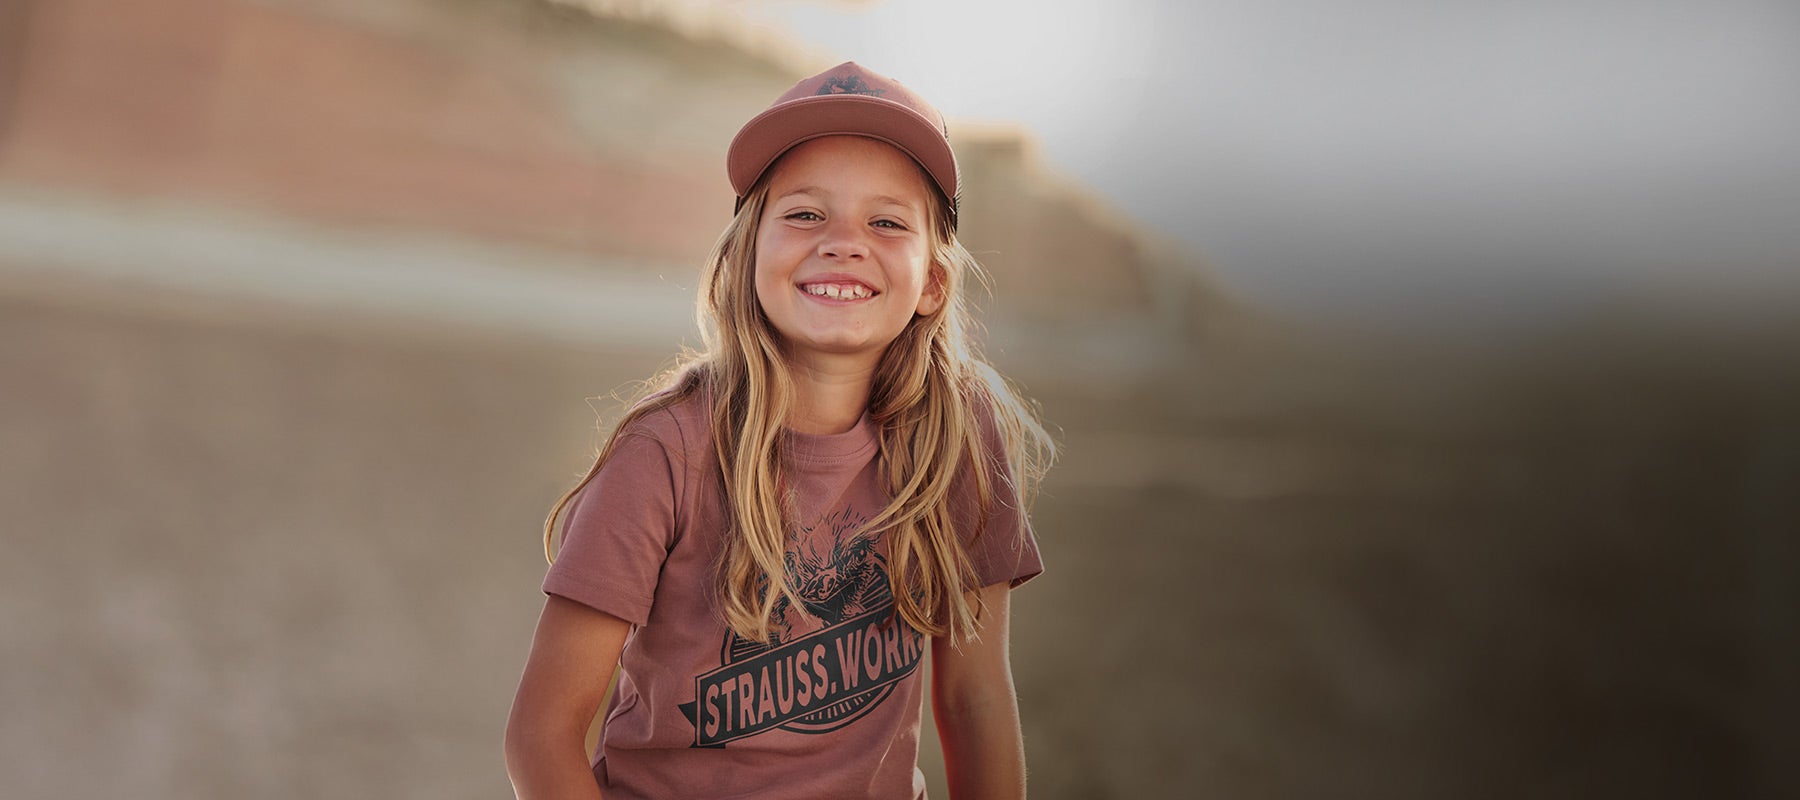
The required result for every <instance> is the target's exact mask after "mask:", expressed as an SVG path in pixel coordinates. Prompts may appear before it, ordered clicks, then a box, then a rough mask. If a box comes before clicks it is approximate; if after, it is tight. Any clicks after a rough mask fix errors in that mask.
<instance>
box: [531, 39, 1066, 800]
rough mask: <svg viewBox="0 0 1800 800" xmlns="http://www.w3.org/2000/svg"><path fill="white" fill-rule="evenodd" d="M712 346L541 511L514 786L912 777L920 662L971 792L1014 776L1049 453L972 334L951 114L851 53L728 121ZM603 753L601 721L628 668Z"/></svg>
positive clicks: (762, 789)
mask: <svg viewBox="0 0 1800 800" xmlns="http://www.w3.org/2000/svg"><path fill="white" fill-rule="evenodd" d="M728 168H729V170H728V171H729V173H730V178H731V182H732V186H733V188H734V189H736V190H737V193H738V208H737V213H736V217H735V218H734V219H733V220H732V222H731V224H730V226H729V227H728V228H727V229H726V230H725V233H724V235H723V236H722V237H721V238H720V240H719V243H718V245H717V247H716V248H715V250H714V253H713V256H712V258H711V261H710V263H709V264H708V267H707V270H706V272H705V274H704V276H703V285H704V287H705V288H704V289H703V290H702V292H701V296H700V300H699V312H700V316H701V320H702V327H703V328H704V331H703V332H704V334H705V343H706V350H705V351H704V352H703V353H701V354H698V355H696V356H692V357H690V358H689V359H688V360H687V362H686V363H685V364H683V365H681V366H679V367H677V368H675V369H673V370H671V371H670V372H668V373H666V374H665V375H664V376H663V377H662V378H661V379H660V380H659V381H656V382H653V384H652V385H653V386H654V387H656V390H655V391H654V392H653V393H651V394H650V395H649V396H648V397H646V398H644V399H642V400H641V401H639V402H638V403H637V404H636V405H635V406H634V407H633V408H632V409H631V411H630V412H629V413H628V414H626V416H625V418H624V419H623V420H621V421H620V423H619V426H618V429H617V432H616V433H615V434H614V435H613V437H612V438H611V440H610V441H609V442H608V443H607V445H606V446H605V447H604V448H603V449H602V450H601V452H600V455H599V457H598V458H597V459H596V460H595V463H594V466H593V468H592V469H590V470H589V471H588V474H587V476H586V477H585V478H583V479H582V480H581V482H580V483H579V484H577V485H576V486H575V487H574V488H573V489H571V490H569V492H568V493H567V494H565V495H564V496H563V497H562V498H561V499H560V500H559V501H558V502H557V503H556V506H555V507H554V508H553V509H552V510H551V513H550V517H549V519H548V520H546V521H545V526H544V534H545V551H546V554H547V555H548V554H550V553H552V552H553V533H554V531H555V530H556V527H555V521H556V518H557V517H558V515H560V514H562V512H563V511H564V510H565V507H566V508H567V511H568V514H567V517H566V519H565V520H564V526H563V528H562V531H563V537H562V546H561V548H560V551H559V552H556V554H555V556H554V557H553V559H552V563H551V567H550V569H549V572H548V575H547V576H546V577H545V579H544V585H543V588H544V591H545V592H546V593H547V594H548V599H547V601H546V603H545V605H544V611H543V615H542V617H541V618H540V619H539V621H538V628H537V634H536V637H535V639H534V641H533V643H532V647H531V655H530V657H529V659H528V661H527V663H526V665H525V671H524V677H523V679H522V680H521V681H520V684H519V690H518V695H517V697H516V699H515V700H514V703H513V710H512V716H511V719H510V720H509V721H508V724H507V733H506V757H507V767H508V772H509V773H510V775H511V777H512V781H513V785H514V787H515V789H516V791H517V793H518V796H519V797H521V798H550V797H555V798H595V797H600V796H602V795H604V796H605V797H607V798H726V797H730V798H838V797H858V798H861V797H878V798H920V797H923V796H924V792H925V789H924V778H923V776H922V774H921V773H920V772H919V770H918V767H917V760H918V746H919V720H920V704H921V700H922V697H923V694H924V691H923V687H922V686H921V683H922V682H923V681H922V678H921V677H920V669H919V665H920V661H921V660H922V659H923V658H924V655H925V653H926V651H927V650H929V652H930V654H931V661H932V675H933V680H932V686H931V697H932V708H933V710H934V712H935V714H936V719H937V724H938V733H939V736H940V738H941V739H942V741H943V747H944V763H945V766H946V771H947V773H948V776H949V781H950V787H951V794H952V795H953V796H954V797H961V798H1006V797H1022V796H1024V792H1025V764H1024V749H1023V746H1022V744H1021V741H1020V734H1019V716H1018V705H1017V701H1016V699H1015V697H1014V694H1013V684H1012V671H1011V666H1010V665H1009V662H1008V658H1007V625H1008V613H1009V610H1008V592H1009V591H1010V590H1011V589H1012V588H1013V587H1014V586H1017V585H1019V584H1021V583H1023V582H1025V581H1026V580H1029V579H1030V578H1032V577H1033V576H1036V575H1037V574H1038V573H1040V572H1042V570H1043V567H1042V564H1041V561H1040V560H1039V557H1038V551H1037V543H1036V540H1035V538H1034V537H1033V535H1032V532H1031V528H1030V526H1029V524H1028V521H1027V518H1026V508H1027V501H1028V498H1029V497H1030V496H1031V491H1032V488H1033V487H1034V486H1035V484H1036V482H1037V480H1038V478H1039V477H1041V475H1042V472H1043V469H1044V468H1045V467H1046V465H1047V464H1048V462H1049V458H1050V456H1052V455H1053V448H1052V444H1051V442H1050V440H1049V438H1048V437H1047V436H1046V435H1045V433H1044V430H1043V428H1042V427H1041V426H1040V425H1039V424H1038V422H1037V421H1036V419H1035V418H1034V416H1033V414H1032V413H1031V412H1030V411H1029V410H1028V409H1027V408H1026V406H1025V405H1024V404H1022V403H1021V402H1020V400H1019V398H1018V397H1017V396H1016V395H1015V394H1014V393H1013V392H1012V391H1011V390H1010V389H1009V388H1008V387H1007V384H1006V382H1005V381H1004V380H1003V379H1002V378H1001V377H1000V376H999V375H998V374H997V373H996V372H995V371H994V370H993V369H992V368H991V367H990V366H988V365H987V364H986V363H985V362H984V361H982V360H981V358H980V357H979V356H978V354H977V353H976V351H975V349H974V346H973V344H972V343H971V342H970V341H969V339H968V332H967V331H968V328H969V325H970V323H969V319H968V314H967V311H966V309H965V306H964V303H963V300H962V294H961V290H962V286H963V285H964V284H965V283H967V282H968V281H970V279H972V278H975V277H977V275H978V270H979V267H978V265H977V264H976V262H975V260H974V259H973V257H971V256H970V255H969V253H968V251H966V250H965V249H963V247H962V245H961V244H959V243H958V242H957V239H956V234H955V230H956V202H955V198H956V196H957V177H958V176H957V168H956V160H955V157H954V156H953V155H952V153H951V150H950V144H949V140H948V138H947V133H946V132H945V128H944V124H943V120H942V117H940V116H939V115H938V113H937V112H936V111H935V110H934V109H932V108H931V106H929V105H927V104H926V103H925V102H924V101H923V100H922V99H920V98H919V97H917V96H916V95H914V94H912V93H911V92H910V91H908V90H907V89H905V88H904V87H902V86H900V85H899V84H898V83H895V82H894V81H892V80H890V79H888V78H885V77H882V76H880V75H877V74H876V73H874V72H871V71H869V70H867V69H864V68H862V67H860V66H858V65H856V64H855V63H846V64H842V65H840V66H837V67H834V68H832V69H830V70H828V71H826V72H824V73H822V74H819V75H816V76H813V77H811V78H808V79H806V80H803V81H801V82H800V83H799V84H797V85H796V86H795V87H794V88H793V89H791V90H789V91H788V92H787V93H786V94H784V95H782V96H781V97H780V98H779V99H777V100H776V102H775V104H774V105H773V106H771V107H770V108H769V109H768V110H767V111H765V112H764V113H762V114H760V115H758V116H757V117H756V118H754V119H752V120H750V122H749V123H747V124H746V125H745V126H744V128H743V129H742V130H741V131H739V132H738V135H737V137H736V138H735V139H734V140H733V141H732V144H731V149H730V154H729V158H728ZM615 665H617V667H618V685H617V689H616V690H615V691H614V693H613V696H612V701H611V703H610V704H609V706H608V707H607V711H606V718H605V721H604V723H603V726H602V731H601V736H600V746H599V748H598V749H597V750H596V751H595V752H594V753H593V755H592V758H591V760H590V759H589V757H588V755H587V754H586V753H585V752H584V747H583V744H584V738H585V734H586V733H587V730H588V726H589V723H590V722H591V721H592V719H593V717H594V715H595V712H596V711H597V710H598V707H599V704H600V700H601V698H602V697H604V696H605V694H606V691H607V685H608V682H609V680H610V679H611V678H612V677H613V674H614V666H615Z"/></svg>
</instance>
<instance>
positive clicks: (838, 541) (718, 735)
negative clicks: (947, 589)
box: [680, 509, 924, 747]
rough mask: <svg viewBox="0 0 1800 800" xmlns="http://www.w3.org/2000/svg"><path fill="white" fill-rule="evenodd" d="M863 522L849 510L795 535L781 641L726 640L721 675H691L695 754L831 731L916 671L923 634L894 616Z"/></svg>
mask: <svg viewBox="0 0 1800 800" xmlns="http://www.w3.org/2000/svg"><path fill="white" fill-rule="evenodd" d="M866 521H867V520H866V519H865V518H864V517H862V516H861V515H858V514H856V513H854V512H852V511H850V510H849V509H845V510H842V511H838V512H835V513H832V514H829V515H827V516H825V517H823V518H821V519H820V520H819V523H818V524H817V525H815V526H814V527H813V528H811V529H809V530H807V531H805V532H803V533H802V535H801V536H799V537H798V538H799V542H798V544H797V545H796V546H794V547H793V548H792V549H790V550H789V551H788V552H787V555H786V559H785V561H786V565H787V573H788V580H789V581H790V582H791V585H792V586H793V588H794V593H795V594H796V595H798V596H799V598H800V604H801V609H795V608H794V607H793V604H792V602H791V601H789V600H788V599H786V598H782V599H781V600H780V601H778V603H777V604H776V608H775V614H776V615H775V617H774V619H775V621H776V624H775V625H774V628H775V636H776V638H775V641H773V642H769V643H761V642H753V641H750V640H747V639H743V638H741V637H739V636H737V635H736V634H733V633H731V632H730V631H727V632H726V633H725V636H724V641H723V642H722V644H721V647H720V652H719V661H720V665H719V667H718V669H714V670H711V671H708V672H706V673H705V674H702V675H697V676H695V678H694V697H695V700H694V702H691V703H682V704H680V708H681V712H682V714H683V715H684V716H686V717H687V719H688V721H689V722H690V723H692V724H693V725H694V746H695V747H723V746H725V745H726V743H727V742H732V741H736V740H739V739H743V738H745V737H749V736H755V735H757V734H761V733H766V732H769V731H773V730H777V729H780V730H786V731H790V732H794V733H805V734H823V733H829V732H831V731H834V730H837V729H839V728H842V727H844V726H846V725H849V724H851V723H853V722H855V721H856V720H858V719H861V718H862V717H863V716H864V715H866V714H868V713H869V712H870V711H873V710H874V709H875V708H876V707H877V706H879V705H881V703H882V701H884V700H886V699H887V698H888V697H889V696H890V695H892V694H893V692H894V686H895V684H897V683H899V682H900V681H901V680H902V679H904V678H906V677H907V676H908V675H911V674H912V673H913V672H914V671H915V670H916V669H917V668H918V666H919V661H920V659H921V658H922V657H923V655H924V637H923V636H921V635H919V633H918V632H917V631H915V630H913V629H912V628H910V627H907V626H906V624H905V623H903V622H900V621H899V620H898V619H897V618H896V617H895V616H894V614H893V608H894V598H893V593H892V590H891V589H889V587H888V576H887V559H886V558H884V557H883V556H882V555H881V553H880V552H879V551H878V550H877V549H876V547H875V542H874V541H873V540H870V539H868V538H865V537H862V536H860V535H859V534H860V532H861V530H862V527H863V524H864V523H865V522H866ZM821 624H822V625H823V627H819V628H817V629H813V628H814V626H816V625H821Z"/></svg>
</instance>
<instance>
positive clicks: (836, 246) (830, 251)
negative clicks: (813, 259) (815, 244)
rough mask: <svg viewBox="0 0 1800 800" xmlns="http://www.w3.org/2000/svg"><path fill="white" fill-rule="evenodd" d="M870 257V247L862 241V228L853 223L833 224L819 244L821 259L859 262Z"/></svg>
mask: <svg viewBox="0 0 1800 800" xmlns="http://www.w3.org/2000/svg"><path fill="white" fill-rule="evenodd" d="M868 256H869V246H868V244H867V243H866V242H864V241H863V239H862V227H861V226H860V225H857V224H855V223H851V222H833V223H832V224H831V226H830V227H829V228H828V229H826V231H825V238H824V239H822V240H820V242H819V257H820V258H827V259H832V260H838V259H842V260H846V261H859V260H862V259H864V258H868Z"/></svg>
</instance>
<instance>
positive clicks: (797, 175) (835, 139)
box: [769, 136, 929, 208]
mask: <svg viewBox="0 0 1800 800" xmlns="http://www.w3.org/2000/svg"><path fill="white" fill-rule="evenodd" d="M925 180H926V178H925V170H924V168H922V167H920V166H919V164H918V162H916V161H913V160H912V157H911V156H908V155H907V154H906V153H904V152H902V151H901V150H900V148H897V147H895V146H893V145H891V144H888V143H886V142H883V141H880V140H878V139H871V138H868V137H866V136H821V137H819V138H817V139H810V140H807V141H805V142H801V143H800V144H798V145H795V146H794V148H793V149H792V150H789V151H787V152H786V153H784V154H783V155H782V156H781V158H780V160H778V161H776V162H775V167H774V169H772V170H770V175H769V192H770V194H771V196H773V197H780V196H781V195H782V193H783V192H785V191H787V190H788V189H790V188H792V187H795V186H818V187H821V188H824V189H826V190H828V191H832V192H833V193H834V194H835V193H838V192H843V193H845V194H864V195H889V196H893V197H896V198H900V199H903V200H907V201H910V202H915V203H918V204H919V207H920V208H925V207H926V203H927V201H926V196H927V195H928V194H929V190H928V189H927V188H926V183H925Z"/></svg>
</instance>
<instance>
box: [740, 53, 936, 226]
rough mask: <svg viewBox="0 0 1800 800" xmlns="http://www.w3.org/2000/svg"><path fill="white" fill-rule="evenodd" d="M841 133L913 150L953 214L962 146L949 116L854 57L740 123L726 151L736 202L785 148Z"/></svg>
mask: <svg viewBox="0 0 1800 800" xmlns="http://www.w3.org/2000/svg"><path fill="white" fill-rule="evenodd" d="M839 134H849V135H853V136H867V137H869V138H871V139H879V140H881V141H883V142H887V143H888V144H891V145H893V146H895V147H898V148H900V150H901V152H904V153H906V154H907V155H909V156H912V158H913V160H914V161H917V162H919V166H922V167H924V168H925V172H926V174H928V175H930V176H931V180H932V182H933V183H935V184H937V188H938V190H939V191H941V192H943V193H944V197H945V199H947V200H949V201H950V208H951V219H952V220H953V221H954V220H955V218H956V211H955V209H956V191H957V171H956V153H955V152H953V151H952V150H951V149H950V132H949V129H948V128H947V127H945V125H944V117H943V115H942V114H939V113H938V111H937V109H935V108H932V107H931V104H930V103H927V102H925V99H924V98H922V97H920V96H918V95H917V94H914V93H913V92H912V90H910V89H907V88H906V87H905V86H901V85H900V83H899V82H898V81H895V80H894V79H893V78H889V77H887V76H885V75H881V74H878V73H876V72H874V71H872V70H870V69H868V68H867V67H864V66H861V65H859V64H857V63H856V62H854V61H846V62H844V63H842V64H839V65H837V66H835V67H832V68H831V69H828V70H825V71H824V72H821V73H819V74H817V75H814V76H812V77H810V78H806V79H804V80H802V81H800V82H799V83H796V84H794V88H792V89H789V90H787V91H786V92H785V93H783V94H782V95H781V96H780V97H778V98H775V103H774V104H773V105H771V106H769V108H768V110H766V111H764V112H762V113H761V114H758V115H756V116H755V117H753V118H752V119H751V120H750V121H749V122H746V123H744V127H742V128H740V129H738V132H737V136H736V137H733V138H732V140H731V149H730V150H729V151H728V152H727V154H726V157H725V169H726V172H727V173H728V174H729V175H730V176H731V188H732V189H734V190H736V191H737V196H738V206H739V207H742V206H743V204H744V196H745V195H747V194H749V193H750V187H751V186H754V185H755V184H756V181H757V179H758V178H761V177H762V175H763V173H764V172H766V171H768V169H769V165H771V164H773V163H775V159H777V158H780V157H781V154H782V153H786V152H787V151H788V150H790V149H792V148H793V147H794V146H795V145H797V144H800V143H801V142H804V141H807V140H808V139H817V138H819V137H821V136H834V135H839ZM952 224H954V222H953V223H952Z"/></svg>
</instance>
